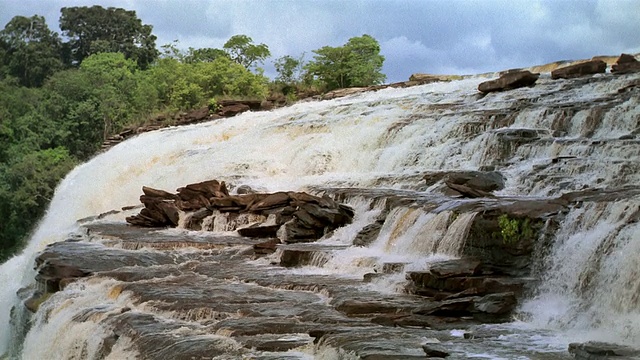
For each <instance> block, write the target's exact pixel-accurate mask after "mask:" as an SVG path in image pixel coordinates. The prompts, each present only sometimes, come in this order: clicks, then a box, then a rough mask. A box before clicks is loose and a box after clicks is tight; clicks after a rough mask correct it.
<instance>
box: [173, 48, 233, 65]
mask: <svg viewBox="0 0 640 360" xmlns="http://www.w3.org/2000/svg"><path fill="white" fill-rule="evenodd" d="M219 57H229V54H227V52H226V51H224V50H222V49H215V48H202V49H194V48H189V51H188V52H187V54H186V55H185V56H184V58H183V61H184V62H186V63H197V62H212V61H215V60H216V59H217V58H219Z"/></svg>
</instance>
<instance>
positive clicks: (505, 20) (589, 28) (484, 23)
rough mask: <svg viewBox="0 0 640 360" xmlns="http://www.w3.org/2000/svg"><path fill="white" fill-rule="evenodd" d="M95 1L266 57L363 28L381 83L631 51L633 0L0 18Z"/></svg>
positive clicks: (12, 4)
mask: <svg viewBox="0 0 640 360" xmlns="http://www.w3.org/2000/svg"><path fill="white" fill-rule="evenodd" d="M96 3H97V4H98V5H102V6H104V7H109V6H114V7H121V8H125V9H128V10H135V11H136V13H137V15H138V17H140V19H142V22H143V23H145V24H151V25H153V27H154V34H156V35H157V36H158V41H157V45H158V47H159V46H160V45H163V44H167V43H170V42H172V41H173V40H178V41H179V44H180V47H182V48H188V47H194V48H201V47H217V48H221V47H222V45H223V44H224V43H225V42H226V40H228V39H229V38H230V37H231V36H233V35H235V34H245V35H248V36H250V37H252V38H253V40H254V42H255V43H265V44H267V45H268V46H269V49H270V50H271V54H272V58H271V60H273V59H275V58H277V57H280V56H283V55H293V56H299V55H301V54H302V53H305V54H306V58H307V59H310V58H311V57H312V56H313V53H312V51H313V50H315V49H318V48H320V47H322V46H325V45H329V46H340V45H343V44H344V43H345V42H346V41H347V40H348V39H349V38H351V37H354V36H360V35H362V34H369V35H371V36H373V37H374V38H376V39H377V40H378V41H379V42H380V45H381V49H382V51H381V52H382V54H383V55H384V56H385V57H386V61H385V65H384V69H383V72H384V73H385V74H386V75H387V80H388V81H389V82H394V81H402V80H405V79H407V78H408V77H409V75H411V74H412V73H416V72H423V73H433V74H469V73H480V72H488V71H498V70H504V69H509V68H516V67H524V66H531V65H538V64H544V63H548V62H552V61H557V60H573V59H582V58H590V57H592V56H595V55H616V54H620V53H622V52H627V53H638V52H640V21H638V19H640V0H475V1H474V0H402V1H400V0H398V1H394V0H362V1H360V0H326V1H322V0H315V1H312V0H253V1H242V0H101V1H99V0H0V26H2V27H3V28H4V25H5V24H6V23H7V22H8V21H9V20H11V18H12V17H13V16H15V15H23V16H32V15H34V14H38V15H42V16H44V17H45V18H46V19H47V22H48V23H49V26H50V27H51V28H52V29H54V30H55V31H59V29H58V20H59V17H60V8H62V7H65V6H90V5H94V4H96ZM271 60H270V61H269V62H268V63H267V64H265V68H266V69H267V75H273V67H272V66H271V64H270V63H271Z"/></svg>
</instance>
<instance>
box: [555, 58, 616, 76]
mask: <svg viewBox="0 0 640 360" xmlns="http://www.w3.org/2000/svg"><path fill="white" fill-rule="evenodd" d="M606 70H607V63H605V62H604V61H602V60H591V61H585V62H582V63H578V64H574V65H569V66H565V67H563V68H559V69H556V70H553V71H552V72H551V78H552V79H572V78H577V77H581V76H587V75H594V74H602V73H604V72H605V71H606Z"/></svg>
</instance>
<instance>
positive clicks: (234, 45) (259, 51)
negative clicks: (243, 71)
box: [223, 35, 271, 69]
mask: <svg viewBox="0 0 640 360" xmlns="http://www.w3.org/2000/svg"><path fill="white" fill-rule="evenodd" d="M223 48H224V49H225V51H226V52H227V53H228V54H229V57H230V58H231V60H233V61H235V62H237V63H238V64H241V65H243V66H244V67H246V68H247V69H250V68H251V67H253V66H254V65H256V64H262V63H263V62H264V60H265V59H266V58H268V57H269V56H271V52H270V51H269V47H268V46H267V45H265V44H259V45H255V44H254V43H253V39H251V38H250V37H248V36H247V35H234V36H232V37H231V38H230V39H229V40H227V42H226V43H225V44H224V45H223Z"/></svg>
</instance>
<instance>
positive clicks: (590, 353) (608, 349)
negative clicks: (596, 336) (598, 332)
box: [569, 341, 640, 360]
mask: <svg viewBox="0 0 640 360" xmlns="http://www.w3.org/2000/svg"><path fill="white" fill-rule="evenodd" d="M569 352H570V353H571V354H573V356H574V357H575V358H576V359H578V360H601V359H620V360H634V359H640V349H636V348H633V347H631V346H625V345H619V344H612V343H607V342H600V341H589V342H585V343H571V344H569Z"/></svg>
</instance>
